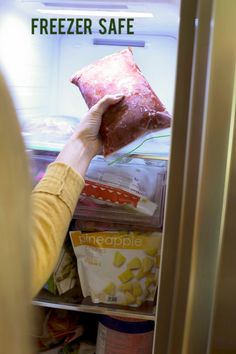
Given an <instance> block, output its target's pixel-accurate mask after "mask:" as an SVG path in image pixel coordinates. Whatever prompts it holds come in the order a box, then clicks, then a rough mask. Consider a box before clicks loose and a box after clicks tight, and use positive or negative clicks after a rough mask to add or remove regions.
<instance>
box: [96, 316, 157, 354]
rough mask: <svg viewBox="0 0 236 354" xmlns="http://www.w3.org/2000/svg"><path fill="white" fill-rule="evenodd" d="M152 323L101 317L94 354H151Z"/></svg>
mask: <svg viewBox="0 0 236 354" xmlns="http://www.w3.org/2000/svg"><path fill="white" fill-rule="evenodd" d="M153 329H154V322H153V321H142V320H135V319H128V318H122V317H109V316H101V317H100V320H99V325H98V334H97V344H96V354H151V353H152V342H153Z"/></svg>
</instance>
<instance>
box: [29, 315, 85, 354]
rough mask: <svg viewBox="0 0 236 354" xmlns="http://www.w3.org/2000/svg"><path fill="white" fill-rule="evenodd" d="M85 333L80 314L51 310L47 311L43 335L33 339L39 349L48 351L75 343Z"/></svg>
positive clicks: (38, 334)
mask: <svg viewBox="0 0 236 354" xmlns="http://www.w3.org/2000/svg"><path fill="white" fill-rule="evenodd" d="M83 333H84V327H83V326H82V324H81V320H80V316H79V315H78V314H76V315H75V314H74V313H73V312H71V311H68V310H61V309H60V310H58V309H50V310H48V311H45V317H44V320H43V323H42V328H41V333H37V334H34V335H33V339H34V341H35V344H36V347H37V349H39V350H47V349H51V348H55V347H56V346H58V345H60V346H64V345H66V344H67V343H70V342H73V341H74V340H76V339H77V338H79V337H81V336H82V334H83ZM58 352H59V351H58Z"/></svg>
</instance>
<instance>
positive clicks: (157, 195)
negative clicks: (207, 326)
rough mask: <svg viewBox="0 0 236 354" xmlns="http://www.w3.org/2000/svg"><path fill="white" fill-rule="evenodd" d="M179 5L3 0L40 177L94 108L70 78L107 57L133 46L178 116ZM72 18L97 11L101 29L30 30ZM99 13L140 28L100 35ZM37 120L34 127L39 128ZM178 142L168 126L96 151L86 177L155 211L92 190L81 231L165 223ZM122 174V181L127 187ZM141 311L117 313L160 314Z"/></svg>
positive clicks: (1, 41) (2, 40) (0, 37)
mask: <svg viewBox="0 0 236 354" xmlns="http://www.w3.org/2000/svg"><path fill="white" fill-rule="evenodd" d="M179 10H180V3H179V0H169V1H160V2H159V1H154V0H153V1H147V2H144V1H115V2H109V1H100V2H98V1H93V0H91V1H83V2H82V1H66V0H63V1H62V0H57V1H56V0H51V1H50V2H49V1H33V0H31V1H30V0H29V1H28V0H25V1H23V0H22V1H19V0H18V1H9V2H7V4H5V5H2V8H1V15H0V17H1V21H0V47H1V51H0V65H1V70H2V72H3V74H4V76H5V79H6V81H7V84H8V87H9V90H10V93H11V96H12V98H13V101H14V104H15V108H16V111H17V115H18V118H19V121H20V125H21V130H22V136H23V138H24V140H25V145H26V149H27V151H28V152H29V156H30V158H31V172H32V176H33V179H34V182H33V183H32V184H34V183H36V182H38V181H39V180H40V179H41V178H42V176H43V175H44V172H45V170H46V167H47V165H48V164H49V163H50V162H52V161H53V160H54V159H55V157H56V156H57V154H58V152H59V151H60V150H61V149H62V147H63V146H64V144H65V143H66V141H67V139H68V138H69V136H70V134H71V132H72V130H70V129H73V127H74V126H76V124H77V123H78V121H79V120H80V119H81V118H82V117H83V116H84V114H85V113H86V112H87V110H88V108H87V106H86V104H85V102H84V99H83V97H82V95H81V94H80V92H79V90H78V88H77V87H75V86H74V85H72V84H71V82H70V78H71V76H72V75H73V74H74V73H75V72H76V71H77V70H79V69H81V68H82V67H84V66H86V65H88V64H91V63H93V62H95V61H96V60H98V59H100V58H102V57H104V56H106V55H109V54H112V53H114V52H118V51H120V50H122V49H126V48H127V47H131V48H132V51H133V55H134V59H135V62H136V63H137V65H138V66H139V68H140V69H141V71H142V73H143V75H144V76H145V77H146V79H147V80H148V82H149V83H150V85H151V87H152V89H153V90H154V91H155V93H156V94H157V95H158V97H159V98H160V99H161V101H162V102H163V103H164V105H165V107H166V109H167V110H168V112H169V113H170V114H171V115H172V114H173V108H174V91H175V74H176V61H177V46H178V26H179ZM66 16H71V17H78V16H80V17H82V18H83V17H85V16H87V17H91V18H92V20H93V33H92V34H86V35H66V34H65V35H63V34H55V35H53V34H51V35H50V34H47V35H46V34H44V35H42V34H40V33H39V32H37V33H35V34H32V33H31V25H32V18H42V19H50V18H65V17H66ZM101 16H102V17H103V18H105V19H106V21H107V23H109V21H110V19H111V18H114V19H115V21H117V20H118V19H119V18H121V16H122V18H123V17H124V18H131V17H132V18H134V34H132V35H130V34H129V35H128V34H124V33H122V34H109V35H108V34H106V35H102V36H101V35H99V28H98V18H99V17H101ZM32 126H34V127H36V129H35V130H34V131H32V129H31V127H32ZM144 140H145V141H144ZM146 140H147V141H146ZM170 144H171V128H168V129H164V130H161V131H158V132H152V133H151V134H149V135H147V136H145V137H141V138H139V139H137V140H135V141H134V142H133V143H132V144H129V145H128V146H126V147H125V148H123V149H121V150H120V151H118V153H117V154H115V155H114V156H110V157H109V158H106V159H104V158H103V157H102V156H96V157H95V158H94V159H93V161H92V163H91V166H90V168H89V170H88V173H87V175H86V182H87V183H89V181H90V180H95V182H94V183H108V185H109V187H110V188H123V190H122V193H123V192H124V191H126V192H127V189H128V190H129V191H130V190H131V189H132V192H134V193H135V197H136V198H139V199H142V198H144V200H145V203H144V204H145V205H147V204H148V203H149V204H148V205H150V208H149V209H147V208H146V206H145V207H143V204H142V207H141V208H140V209H139V210H134V208H131V207H130V205H128V206H127V204H125V203H123V204H125V205H123V204H122V205H118V206H117V205H116V206H115V205H114V203H117V201H115V202H114V201H113V204H112V203H110V205H109V203H105V205H104V203H99V200H100V202H101V198H100V197H98V198H97V200H96V201H95V202H94V199H91V198H90V199H89V197H90V196H88V195H83V196H82V199H80V201H79V203H78V205H77V208H76V211H75V215H74V217H75V218H78V217H79V219H78V220H77V221H76V223H75V225H77V228H80V229H84V230H86V231H88V230H89V229H91V228H93V227H94V223H96V222H97V223H98V224H97V225H99V226H97V228H98V229H99V227H101V229H102V230H104V228H107V229H108V230H113V225H117V226H116V229H117V228H118V229H119V228H120V229H122V228H124V229H126V230H134V229H138V230H140V231H141V230H161V227H162V224H163V215H164V201H165V192H166V176H167V167H168V159H169V152H170ZM130 152H132V154H131V153H130ZM104 171H106V173H105V172H104ZM116 171H120V173H121V175H120V176H119V178H120V179H119V178H118V177H117V178H116V180H115V176H116V175H117V173H116ZM122 171H124V175H125V177H124V176H123V175H122ZM137 176H138V177H137ZM123 177H124V178H123ZM122 178H123V179H122ZM121 180H122V181H123V180H124V184H123V185H122V184H121ZM109 183H111V184H112V185H110V184H109ZM140 186H141V187H142V188H143V189H142V188H140ZM131 187H132V188H131ZM92 197H93V198H94V196H92ZM95 199H96V198H95ZM123 206H124V207H123ZM44 300H45V299H44ZM45 301H46V300H45ZM45 301H44V302H43V304H44V305H45ZM86 301H87V302H86ZM54 302H55V303H56V300H55V299H54ZM35 303H36V304H40V301H39V302H37V300H36V302H35ZM41 305H42V304H41ZM63 306H64V307H65V304H64V305H63ZM71 306H72V305H71ZM83 306H84V307H83V308H84V309H85V311H88V312H91V311H93V310H91V308H92V307H91V306H93V308H94V309H95V310H94V312H96V313H98V312H99V311H100V312H102V310H101V309H99V308H98V307H97V306H95V305H93V304H91V301H90V302H89V301H88V300H87V299H85V300H84V302H83ZM88 309H89V310H88ZM113 310H114V308H113V309H111V313H112V311H113ZM82 311H83V310H82ZM119 311H120V312H119ZM138 311H139V312H138V314H137V313H136V312H134V311H133V312H129V310H127V309H126V310H122V309H118V312H117V313H118V314H122V315H124V316H125V317H129V316H131V317H132V316H133V317H134V318H140V316H141V318H144V319H152V320H153V319H154V316H155V307H153V306H152V305H150V304H147V305H146V307H145V306H144V307H140V308H139V310H138ZM108 313H109V311H108Z"/></svg>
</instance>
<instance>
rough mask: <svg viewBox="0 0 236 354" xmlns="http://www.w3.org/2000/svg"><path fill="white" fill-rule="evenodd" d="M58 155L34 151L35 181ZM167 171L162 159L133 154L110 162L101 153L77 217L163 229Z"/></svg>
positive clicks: (88, 181) (91, 172)
mask: <svg viewBox="0 0 236 354" xmlns="http://www.w3.org/2000/svg"><path fill="white" fill-rule="evenodd" d="M55 156H56V155H54V156H53V155H52V154H51V153H46V152H40V151H37V152H36V151H34V152H33V153H32V160H33V161H32V174H33V177H34V183H37V182H38V181H39V180H40V179H41V178H42V177H43V175H44V172H45V170H46V168H47V166H48V164H49V163H51V162H53V161H54V159H55ZM166 171H167V162H166V161H162V160H151V159H148V158H145V159H144V158H136V157H133V158H131V157H130V158H128V159H127V158H126V160H125V162H122V163H121V162H119V163H116V164H113V165H109V164H108V163H107V161H106V160H104V158H103V157H101V156H97V157H96V158H94V159H93V160H92V163H91V164H90V167H89V169H88V171H87V174H86V178H85V182H86V185H85V188H84V190H83V191H82V194H81V197H80V199H79V202H78V204H77V207H76V210H75V214H74V217H79V218H80V220H93V221H98V222H99V221H100V222H106V223H107V222H113V223H117V224H119V223H121V224H123V225H124V224H131V225H137V226H140V227H141V226H148V227H155V228H159V227H161V226H162V221H163V207H164V195H165V193H164V192H165V184H166Z"/></svg>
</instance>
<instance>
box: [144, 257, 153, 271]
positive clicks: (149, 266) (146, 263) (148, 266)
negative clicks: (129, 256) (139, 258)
mask: <svg viewBox="0 0 236 354" xmlns="http://www.w3.org/2000/svg"><path fill="white" fill-rule="evenodd" d="M153 265H154V261H153V259H152V258H150V257H145V258H144V259H143V265H142V269H143V271H144V273H148V272H150V270H151V269H152V267H153Z"/></svg>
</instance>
